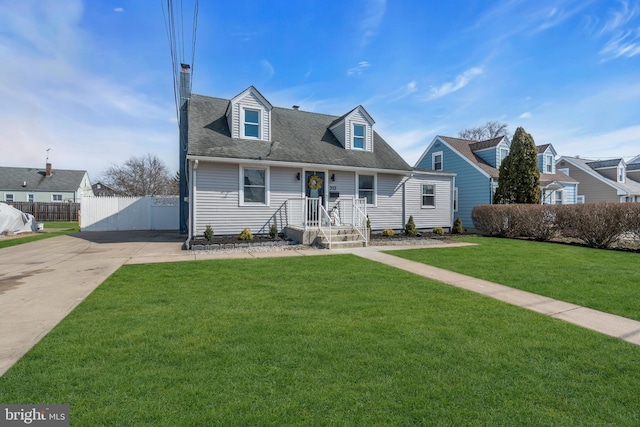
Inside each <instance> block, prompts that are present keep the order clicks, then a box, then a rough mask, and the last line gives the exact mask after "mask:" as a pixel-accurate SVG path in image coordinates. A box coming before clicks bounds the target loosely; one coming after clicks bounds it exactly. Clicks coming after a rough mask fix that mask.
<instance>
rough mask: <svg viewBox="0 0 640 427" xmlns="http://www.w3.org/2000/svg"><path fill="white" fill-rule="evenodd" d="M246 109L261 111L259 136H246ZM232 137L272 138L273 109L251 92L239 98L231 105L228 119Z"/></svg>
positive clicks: (264, 139)
mask: <svg viewBox="0 0 640 427" xmlns="http://www.w3.org/2000/svg"><path fill="white" fill-rule="evenodd" d="M245 110H249V111H257V112H258V113H259V117H258V121H259V125H260V126H259V131H258V133H259V136H258V138H255V137H252V136H245ZM227 121H228V124H229V130H230V131H231V137H232V138H249V139H261V140H263V141H270V140H271V129H270V124H271V111H270V110H269V109H268V108H267V106H265V105H263V104H262V102H261V100H260V98H258V97H257V96H256V95H255V94H254V93H252V92H249V93H247V95H246V96H244V97H243V98H241V99H240V100H238V101H237V102H236V103H235V104H233V105H232V106H231V113H230V117H228V119H227Z"/></svg>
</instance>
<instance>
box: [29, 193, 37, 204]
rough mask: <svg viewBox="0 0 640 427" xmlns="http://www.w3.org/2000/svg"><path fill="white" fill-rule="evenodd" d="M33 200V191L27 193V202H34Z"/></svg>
mask: <svg viewBox="0 0 640 427" xmlns="http://www.w3.org/2000/svg"><path fill="white" fill-rule="evenodd" d="M35 200H36V196H35V194H33V193H29V194H27V202H31V203H33V202H35Z"/></svg>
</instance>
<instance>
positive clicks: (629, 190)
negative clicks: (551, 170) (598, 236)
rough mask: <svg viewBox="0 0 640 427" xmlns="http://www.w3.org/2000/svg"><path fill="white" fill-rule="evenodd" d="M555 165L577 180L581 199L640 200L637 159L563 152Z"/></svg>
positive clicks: (597, 200)
mask: <svg viewBox="0 0 640 427" xmlns="http://www.w3.org/2000/svg"><path fill="white" fill-rule="evenodd" d="M556 167H557V168H558V170H561V171H563V172H564V173H566V174H567V175H569V176H571V177H573V178H575V179H577V180H578V181H580V194H579V195H578V198H579V200H580V203H594V202H623V203H624V202H640V163H630V164H627V163H625V161H624V160H623V159H621V158H620V159H612V160H590V159H583V158H581V157H569V156H562V157H560V158H559V159H558V160H557V161H556Z"/></svg>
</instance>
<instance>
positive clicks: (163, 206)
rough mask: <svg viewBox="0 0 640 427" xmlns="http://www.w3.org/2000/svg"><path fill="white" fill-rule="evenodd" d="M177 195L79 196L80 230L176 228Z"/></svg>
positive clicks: (177, 217)
mask: <svg viewBox="0 0 640 427" xmlns="http://www.w3.org/2000/svg"><path fill="white" fill-rule="evenodd" d="M178 202H179V197H83V198H82V201H81V203H80V230H81V231H129V230H178V229H179V228H180V227H179V222H180V211H179V204H178Z"/></svg>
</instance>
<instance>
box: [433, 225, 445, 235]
mask: <svg viewBox="0 0 640 427" xmlns="http://www.w3.org/2000/svg"><path fill="white" fill-rule="evenodd" d="M432 232H433V234H437V235H438V236H444V229H443V228H442V227H435V228H434V229H433V231H432Z"/></svg>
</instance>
